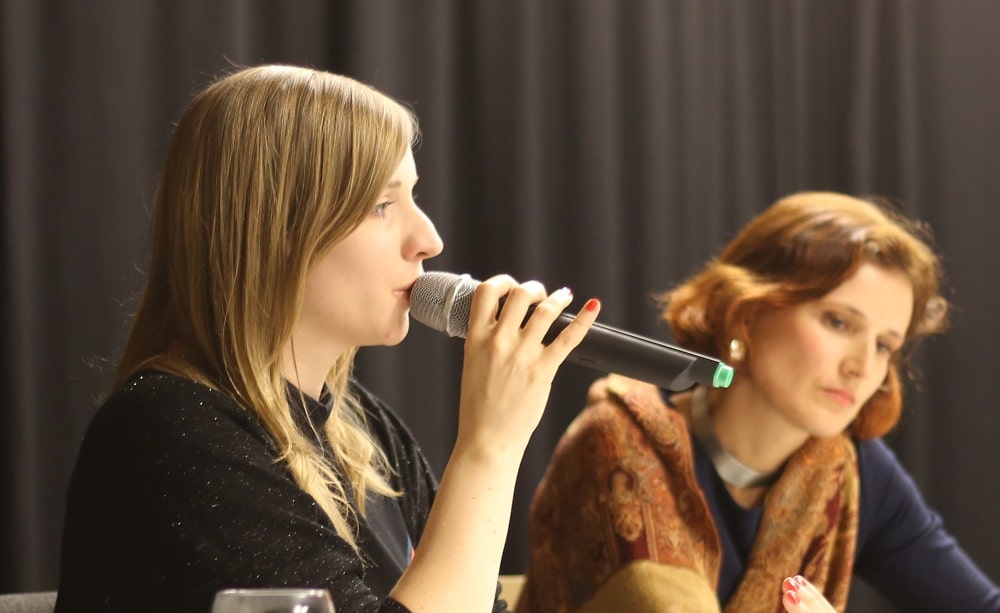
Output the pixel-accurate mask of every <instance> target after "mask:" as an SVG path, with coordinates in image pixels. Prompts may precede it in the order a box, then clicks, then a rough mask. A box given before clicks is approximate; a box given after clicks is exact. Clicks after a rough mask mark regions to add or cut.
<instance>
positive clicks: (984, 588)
mask: <svg viewBox="0 0 1000 613" xmlns="http://www.w3.org/2000/svg"><path fill="white" fill-rule="evenodd" d="M855 446H856V448H857V450H858V472H859V476H860V480H861V499H860V509H859V517H858V543H857V549H856V557H855V563H854V572H855V575H856V576H857V577H859V578H861V579H862V580H864V581H865V583H867V584H869V585H870V586H872V587H873V588H874V589H876V590H877V591H878V592H879V593H880V594H881V595H882V596H883V597H884V598H885V599H886V600H887V601H889V602H891V603H892V604H893V605H894V606H896V607H898V609H899V610H900V611H928V612H930V611H942V612H952V611H963V612H964V613H969V612H974V611H983V612H986V611H990V612H997V611H1000V589H998V588H997V586H996V585H995V584H994V583H993V582H992V581H991V580H990V579H989V578H988V577H987V576H986V575H984V574H983V572H982V571H981V570H980V569H979V568H978V567H977V566H976V565H975V564H974V563H973V562H972V560H970V559H969V556H968V555H967V554H966V553H965V552H964V551H963V550H962V549H961V548H960V547H959V546H958V544H957V543H956V542H955V539H954V538H952V536H951V535H950V534H948V533H947V532H946V531H945V529H944V526H943V525H942V522H941V518H940V517H939V516H938V514H937V513H935V512H934V511H933V510H932V509H930V508H929V507H928V506H927V504H926V503H925V502H924V500H923V497H922V496H921V495H920V492H919V491H918V490H917V488H916V485H915V484H914V483H913V480H912V479H911V478H910V476H909V474H907V472H906V470H905V469H904V468H903V467H902V465H901V464H900V463H899V460H898V459H897V458H896V456H895V455H894V454H893V453H892V451H891V450H890V449H889V447H888V446H887V445H886V444H885V443H884V442H883V441H881V440H878V439H876V440H872V441H864V442H855ZM694 448H695V472H696V475H697V478H698V484H699V485H700V486H701V489H702V491H703V492H704V493H705V497H706V499H707V501H708V505H709V507H710V508H711V511H712V516H713V517H714V519H715V522H716V525H717V526H718V528H719V537H720V540H721V542H722V551H723V554H722V568H721V571H720V574H719V586H718V596H719V601H720V602H722V603H725V602H727V601H728V600H729V598H730V597H731V596H732V595H733V593H734V592H735V591H736V588H737V586H738V585H739V582H740V579H741V578H742V577H743V573H744V572H745V570H746V563H747V559H748V557H749V553H750V548H751V545H752V544H753V540H754V537H755V536H756V534H757V530H758V528H759V526H760V521H761V517H762V516H763V512H764V511H763V507H758V508H755V509H749V510H748V509H744V508H743V507H740V506H739V505H737V504H736V503H735V502H734V501H733V499H732V497H731V496H730V495H729V490H727V489H726V486H725V484H724V483H723V482H722V479H721V478H720V477H719V474H718V473H717V472H716V471H715V467H714V466H713V465H712V461H711V459H710V458H709V457H708V454H707V453H706V452H705V450H704V449H703V448H702V447H701V445H700V444H699V443H698V441H697V440H695V441H694ZM807 579H808V577H807Z"/></svg>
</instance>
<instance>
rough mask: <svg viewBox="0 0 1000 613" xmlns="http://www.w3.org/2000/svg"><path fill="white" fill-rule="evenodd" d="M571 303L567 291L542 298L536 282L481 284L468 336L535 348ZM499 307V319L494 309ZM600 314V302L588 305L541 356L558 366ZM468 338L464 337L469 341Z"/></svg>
mask: <svg viewBox="0 0 1000 613" xmlns="http://www.w3.org/2000/svg"><path fill="white" fill-rule="evenodd" d="M572 301H573V293H572V292H571V291H570V290H569V288H565V287H564V288H560V289H558V290H556V291H554V292H552V293H551V294H548V295H546V293H545V287H544V286H543V285H542V284H541V283H539V282H537V281H526V282H524V283H520V284H518V283H517V282H516V281H514V280H513V279H512V278H511V277H509V276H507V275H498V276H495V277H491V278H490V279H487V280H486V281H484V282H483V283H482V284H480V286H479V287H478V288H477V289H476V293H475V295H474V296H473V299H472V305H471V312H470V316H469V323H470V325H469V335H473V336H475V335H477V334H482V335H493V334H496V333H498V332H499V333H506V334H508V335H510V337H512V338H514V339H517V341H520V342H524V343H526V344H529V345H538V344H540V343H541V342H542V340H543V339H544V338H546V335H548V333H549V330H550V328H551V327H552V324H553V323H554V322H555V321H556V320H557V319H558V318H559V316H560V315H561V314H562V312H563V310H565V308H566V307H568V306H569V305H570V303H571V302H572ZM501 302H502V304H503V306H502V309H501V310H500V313H499V316H498V315H497V309H498V308H500V306H499V305H500V303H501ZM599 312H600V302H599V301H597V300H596V299H592V300H590V301H588V302H587V303H586V304H585V305H584V307H583V308H582V309H581V310H580V312H579V313H578V314H577V316H576V317H575V318H574V319H573V321H572V322H571V323H570V324H569V325H568V326H566V327H565V329H564V330H563V331H562V332H561V333H560V334H559V335H558V336H556V338H555V339H554V340H553V341H552V342H551V343H549V350H548V351H547V352H546V353H545V355H546V356H547V357H548V358H549V359H553V360H555V362H556V364H558V363H561V362H562V361H563V360H565V359H566V356H567V355H569V353H570V351H572V350H573V348H574V347H576V346H577V345H578V344H579V343H580V341H582V340H583V338H584V336H586V334H587V331H588V330H589V329H590V326H591V325H592V324H593V323H594V321H595V320H596V319H597V315H598V313H599ZM469 335H467V336H466V338H467V339H469V338H470V337H469Z"/></svg>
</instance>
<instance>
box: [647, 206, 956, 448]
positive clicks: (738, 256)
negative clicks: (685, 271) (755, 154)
mask: <svg viewBox="0 0 1000 613" xmlns="http://www.w3.org/2000/svg"><path fill="white" fill-rule="evenodd" d="M929 241H930V236H929V230H928V229H927V228H926V227H924V226H921V225H919V224H917V223H916V222H913V221H912V220H909V219H908V218H906V217H903V216H902V215H900V214H898V213H896V212H895V211H893V210H892V209H890V208H889V207H888V205H887V204H885V203H879V202H875V201H866V200H861V199H858V198H853V197H851V196H845V195H842V194H836V193H830V192H803V193H799V194H793V195H791V196H788V197H786V198H783V199H781V200H779V201H777V202H776V203H774V204H773V205H771V206H770V207H769V208H768V209H767V210H765V211H764V212H763V213H761V214H760V215H758V216H757V217H756V218H754V219H753V220H752V221H751V222H750V223H749V224H747V226H746V227H744V228H743V230H741V231H740V233H739V234H738V235H737V236H736V238H734V239H733V240H732V241H731V242H730V243H729V245H728V246H727V247H726V248H725V250H723V252H722V255H720V256H719V257H718V258H716V259H715V260H712V261H711V262H709V263H708V264H707V265H706V266H705V268H704V269H703V270H702V271H701V272H700V273H699V274H697V275H696V276H694V277H692V278H691V279H689V280H688V281H686V282H684V283H682V284H681V285H679V286H678V287H676V288H674V289H673V290H672V291H670V292H667V293H666V294H664V295H663V296H662V299H663V301H664V302H665V303H666V308H665V309H664V311H663V319H664V320H665V321H666V322H667V323H668V324H669V325H670V328H671V331H672V333H673V335H674V338H675V339H676V340H677V342H678V343H679V344H681V345H684V346H686V347H689V348H691V349H693V350H695V351H700V352H704V353H712V354H714V355H718V356H728V355H729V341H730V339H732V338H734V337H735V338H741V339H744V340H745V338H746V336H745V334H743V331H742V330H741V329H740V326H741V324H740V322H742V321H745V319H746V317H747V316H749V315H750V314H752V313H753V312H755V311H757V310H760V309H768V308H783V307H788V306H792V305H796V304H801V303H803V302H807V301H810V300H815V299H818V298H821V297H822V296H824V295H826V294H827V293H829V292H830V291H832V290H833V289H834V288H836V287H837V286H839V285H840V284H841V283H843V282H844V281H846V280H847V279H848V278H849V277H850V276H851V275H853V274H854V273H855V272H856V271H857V269H858V267H859V266H861V264H863V263H865V262H870V263H873V264H876V265H878V266H880V267H883V268H885V269H888V270H898V271H900V272H902V273H903V274H905V275H906V277H907V278H908V279H909V281H910V283H911V284H912V286H913V315H912V318H911V319H910V324H909V328H908V329H907V330H906V341H907V345H908V348H912V346H913V344H914V342H915V341H916V340H917V339H919V338H921V337H924V336H926V335H929V334H935V333H938V332H941V331H943V330H944V329H945V328H946V326H947V311H948V303H947V301H946V300H945V298H944V297H942V296H941V294H940V293H939V291H940V290H939V288H940V285H941V280H942V270H941V265H940V261H939V259H938V257H937V255H935V253H934V252H933V250H932V249H931V247H930V246H929ZM752 350H753V348H752V347H749V348H748V352H752ZM903 357H904V355H903V354H902V353H900V352H897V353H896V354H895V355H894V356H893V359H892V361H891V363H890V365H889V370H888V373H887V376H886V381H885V384H884V385H883V386H882V388H881V389H880V390H879V392H877V393H876V394H875V395H874V396H872V398H871V399H869V400H868V402H867V403H866V404H865V405H864V406H863V407H862V409H861V412H860V413H859V414H858V417H857V418H856V419H855V421H854V423H853V424H852V425H851V429H852V432H853V433H854V435H855V436H857V437H858V438H860V439H868V438H874V437H877V436H881V435H883V434H885V433H886V432H888V431H889V430H891V429H892V428H893V427H894V426H895V425H896V423H897V422H898V421H899V416H900V414H901V411H902V390H901V383H900V375H899V367H900V362H901V360H902V359H903Z"/></svg>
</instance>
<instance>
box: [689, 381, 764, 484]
mask: <svg viewBox="0 0 1000 613" xmlns="http://www.w3.org/2000/svg"><path fill="white" fill-rule="evenodd" d="M691 431H692V432H693V433H694V436H695V438H697V439H698V442H699V443H701V446H702V447H704V448H705V451H707V452H708V457H709V458H710V459H711V460H712V464H713V465H714V466H715V470H716V472H718V473H719V476H720V477H722V480H723V481H725V482H726V483H728V484H729V485H733V486H736V487H741V488H749V487H763V486H766V485H771V484H772V483H774V482H775V481H777V480H778V476H779V475H780V474H781V468H778V469H777V470H772V471H771V472H766V473H765V472H761V471H759V470H754V469H752V468H750V467H749V466H747V465H746V464H744V463H743V462H740V461H739V460H737V459H736V458H734V457H733V456H731V455H729V452H728V451H726V450H725V449H723V448H722V445H720V444H719V439H717V438H715V432H713V431H712V422H711V421H710V420H709V419H708V391H707V390H706V389H705V387H703V386H700V385H699V386H698V387H696V388H695V390H694V394H693V395H692V396H691Z"/></svg>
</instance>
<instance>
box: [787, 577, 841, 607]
mask: <svg viewBox="0 0 1000 613" xmlns="http://www.w3.org/2000/svg"><path fill="white" fill-rule="evenodd" d="M781 591H782V592H783V595H782V597H781V604H782V605H784V607H785V611H787V613H836V609H834V608H833V606H832V605H831V604H830V603H829V602H827V600H826V598H825V597H824V596H823V593H822V592H820V591H819V590H818V589H816V586H815V585H813V584H812V583H810V582H809V581H807V580H806V579H805V578H803V577H801V576H799V575H795V576H794V577H789V578H787V579H785V580H784V581H782V582H781Z"/></svg>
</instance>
